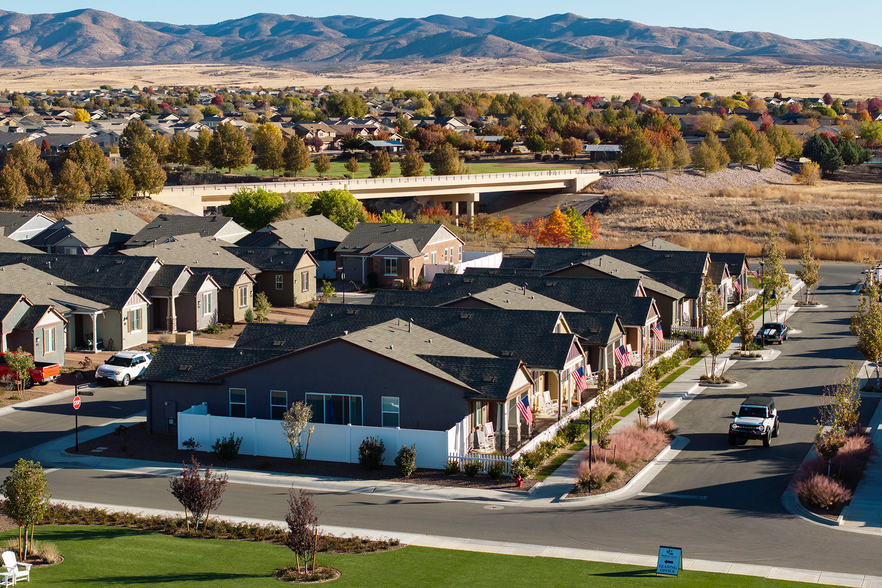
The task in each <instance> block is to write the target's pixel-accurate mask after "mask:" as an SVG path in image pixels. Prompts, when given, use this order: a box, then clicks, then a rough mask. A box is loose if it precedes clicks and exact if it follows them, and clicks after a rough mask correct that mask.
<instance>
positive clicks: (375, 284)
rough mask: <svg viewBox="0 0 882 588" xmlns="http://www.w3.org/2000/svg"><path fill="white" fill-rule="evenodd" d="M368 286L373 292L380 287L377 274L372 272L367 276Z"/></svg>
mask: <svg viewBox="0 0 882 588" xmlns="http://www.w3.org/2000/svg"><path fill="white" fill-rule="evenodd" d="M367 285H368V288H370V289H371V290H376V289H377V288H379V287H380V279H379V278H378V277H377V272H371V273H369V274H368V275H367Z"/></svg>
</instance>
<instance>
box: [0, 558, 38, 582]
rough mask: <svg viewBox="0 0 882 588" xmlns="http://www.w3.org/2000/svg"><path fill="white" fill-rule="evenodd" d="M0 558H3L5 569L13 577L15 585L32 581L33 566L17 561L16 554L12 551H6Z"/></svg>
mask: <svg viewBox="0 0 882 588" xmlns="http://www.w3.org/2000/svg"><path fill="white" fill-rule="evenodd" d="M0 557H2V558H3V568H4V569H5V570H6V571H7V572H9V573H10V575H11V576H12V584H13V585H15V583H16V582H18V581H19V580H25V581H26V582H30V581H31V565H32V564H29V563H22V562H19V561H16V558H15V553H14V552H12V551H4V552H3V555H2V556H0Z"/></svg>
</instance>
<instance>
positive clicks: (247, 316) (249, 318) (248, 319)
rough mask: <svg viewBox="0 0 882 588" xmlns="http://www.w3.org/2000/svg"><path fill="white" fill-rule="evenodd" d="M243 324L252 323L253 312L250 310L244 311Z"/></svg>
mask: <svg viewBox="0 0 882 588" xmlns="http://www.w3.org/2000/svg"><path fill="white" fill-rule="evenodd" d="M245 322H246V323H253V322H254V311H253V310H251V309H250V308H249V309H248V310H246V311H245Z"/></svg>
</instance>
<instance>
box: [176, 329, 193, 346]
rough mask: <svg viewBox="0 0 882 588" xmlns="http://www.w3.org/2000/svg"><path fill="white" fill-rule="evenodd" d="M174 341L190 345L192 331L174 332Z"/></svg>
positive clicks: (191, 342)
mask: <svg viewBox="0 0 882 588" xmlns="http://www.w3.org/2000/svg"><path fill="white" fill-rule="evenodd" d="M175 343H177V344H178V345H192V344H193V331H187V332H186V333H175Z"/></svg>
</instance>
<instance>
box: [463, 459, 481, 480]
mask: <svg viewBox="0 0 882 588" xmlns="http://www.w3.org/2000/svg"><path fill="white" fill-rule="evenodd" d="M462 469H463V471H464V472H465V475H467V476H468V477H469V478H474V477H475V476H477V475H478V472H480V471H481V462H479V461H474V460H470V461H467V462H466V463H465V465H464V466H463V468H462Z"/></svg>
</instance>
